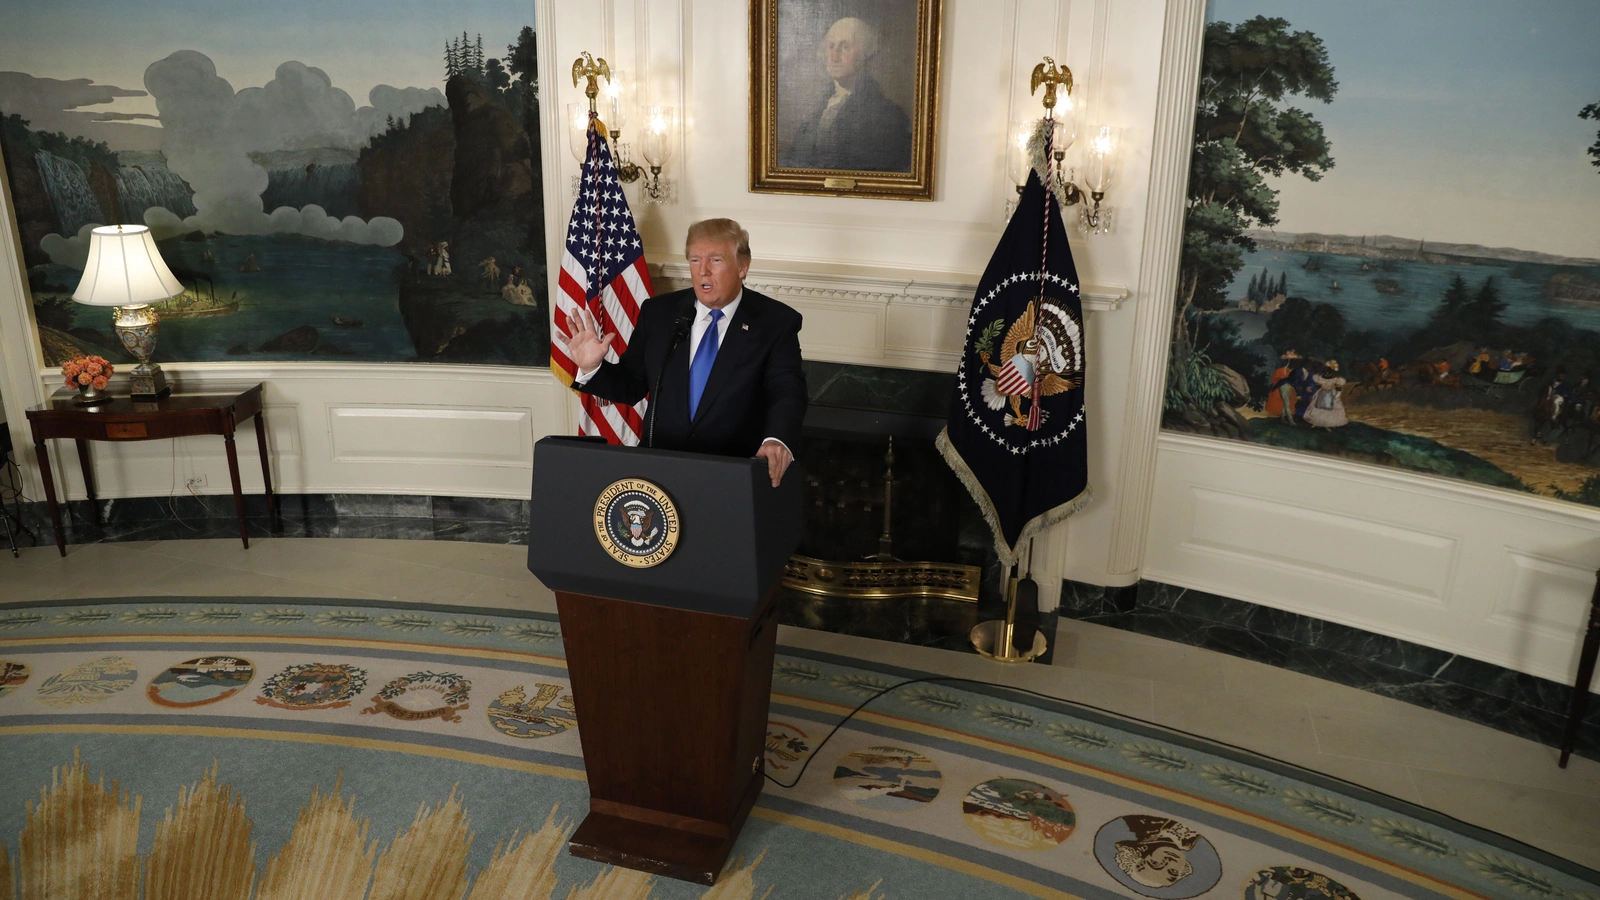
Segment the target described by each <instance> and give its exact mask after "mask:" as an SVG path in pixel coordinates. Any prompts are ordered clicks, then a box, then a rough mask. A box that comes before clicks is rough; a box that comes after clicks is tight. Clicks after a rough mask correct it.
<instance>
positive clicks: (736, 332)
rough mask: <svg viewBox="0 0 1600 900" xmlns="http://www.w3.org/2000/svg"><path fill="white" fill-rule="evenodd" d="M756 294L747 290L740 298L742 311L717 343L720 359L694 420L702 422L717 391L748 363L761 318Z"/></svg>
mask: <svg viewBox="0 0 1600 900" xmlns="http://www.w3.org/2000/svg"><path fill="white" fill-rule="evenodd" d="M752 299H753V293H752V292H751V291H745V292H744V299H743V300H740V301H739V311H738V312H736V313H734V315H733V320H732V321H730V322H729V323H728V335H727V337H725V338H723V340H722V343H721V344H719V345H718V346H717V361H716V362H715V363H714V364H713V365H712V366H711V375H710V376H709V377H707V378H706V390H705V393H703V394H701V395H700V407H699V408H698V409H696V410H695V416H694V420H695V421H696V422H698V421H700V420H701V419H702V418H704V417H705V415H706V410H708V409H710V408H711V405H712V404H713V403H715V402H716V400H717V394H719V393H721V392H722V388H723V387H724V386H725V385H727V383H728V381H729V380H730V379H731V378H732V377H733V376H732V374H731V373H732V372H734V371H736V370H737V369H738V368H739V367H740V366H741V365H743V363H744V358H745V356H747V355H748V354H749V352H750V346H751V345H752V344H754V343H755V332H756V329H757V325H756V323H757V322H758V321H759V320H760V318H761V316H760V310H759V304H758V303H752V302H751V301H752Z"/></svg>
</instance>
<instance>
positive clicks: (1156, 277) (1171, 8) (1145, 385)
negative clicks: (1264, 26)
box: [1107, 0, 1206, 574]
mask: <svg viewBox="0 0 1600 900" xmlns="http://www.w3.org/2000/svg"><path fill="white" fill-rule="evenodd" d="M1166 8H1167V16H1166V22H1165V26H1164V32H1163V34H1162V41H1161V43H1162V51H1161V85H1160V89H1159V93H1158V94H1157V97H1156V109H1155V136H1154V138H1153V139H1152V145H1151V163H1150V193H1149V200H1148V202H1147V206H1146V210H1145V229H1144V246H1143V251H1142V253H1141V255H1140V258H1139V280H1138V284H1139V289H1140V290H1141V291H1142V292H1143V294H1144V300H1143V302H1141V303H1140V304H1139V305H1138V308H1137V309H1136V311H1135V318H1134V325H1133V328H1134V335H1133V352H1132V358H1133V360H1134V366H1133V370H1132V372H1130V373H1129V378H1130V384H1129V385H1128V393H1127V399H1126V409H1127V411H1126V414H1125V416H1124V420H1123V431H1122V454H1121V455H1122V471H1121V473H1120V478H1119V479H1118V482H1117V489H1116V496H1117V498H1118V506H1117V513H1116V517H1115V518H1114V519H1113V521H1112V526H1111V529H1112V535H1111V550H1110V555H1109V560H1108V562H1107V568H1108V569H1109V571H1110V572H1111V573H1113V574H1121V573H1128V574H1131V573H1137V572H1138V571H1139V566H1140V563H1141V562H1142V560H1143V558H1144V545H1145V530H1146V528H1147V525H1148V523H1149V521H1150V506H1151V497H1152V494H1151V489H1152V484H1153V479H1152V477H1151V476H1152V475H1153V473H1154V472H1155V465H1156V435H1157V433H1158V432H1159V430H1160V428H1161V409H1162V405H1163V395H1164V394H1165V390H1166V372H1167V346H1168V344H1169V343H1170V342H1171V339H1172V335H1171V328H1172V308H1173V298H1174V296H1175V295H1176V293H1177V286H1178V259H1179V255H1180V252H1181V248H1182V246H1183V217H1184V210H1185V208H1186V206H1187V204H1186V203H1185V193H1186V192H1187V190H1188V185H1189V158H1190V155H1191V153H1192V151H1193V145H1194V109H1195V98H1196V96H1197V95H1198V91H1199V86H1200V49H1201V44H1202V42H1203V39H1204V36H1205V11H1206V4H1205V0H1167V7H1166Z"/></svg>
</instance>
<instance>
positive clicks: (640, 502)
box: [594, 478, 679, 569]
mask: <svg viewBox="0 0 1600 900" xmlns="http://www.w3.org/2000/svg"><path fill="white" fill-rule="evenodd" d="M678 528H679V521H678V508H677V506H675V505H673V502H672V498H671V497H669V496H667V492H666V491H663V490H662V489H661V488H660V487H659V486H657V485H655V484H652V483H651V482H648V481H645V480H643V479H639V478H624V479H622V480H621V481H615V482H612V483H611V484H610V485H609V486H608V487H607V488H606V489H605V490H603V491H601V492H600V497H599V499H598V500H596V501H595V504H594V533H595V537H597V538H599V539H600V546H601V547H604V548H605V551H606V553H607V554H608V555H610V557H611V558H612V559H614V560H616V561H617V562H619V563H622V564H623V565H625V566H632V567H634V568H636V569H647V568H649V567H651V566H655V565H660V564H661V563H663V562H665V561H666V559H667V557H669V556H671V555H672V551H674V550H676V549H678Z"/></svg>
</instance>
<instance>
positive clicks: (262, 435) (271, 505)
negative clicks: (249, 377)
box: [256, 413, 278, 519]
mask: <svg viewBox="0 0 1600 900" xmlns="http://www.w3.org/2000/svg"><path fill="white" fill-rule="evenodd" d="M256 450H258V451H259V452H260V453H261V484H262V485H263V486H264V488H265V490H266V492H267V515H269V516H271V517H273V518H274V519H276V518H277V517H278V504H277V501H275V500H274V499H273V498H272V472H271V471H270V470H269V469H268V467H267V423H266V421H265V420H264V419H262V418H261V413H256Z"/></svg>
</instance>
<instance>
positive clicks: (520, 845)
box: [468, 803, 572, 900]
mask: <svg viewBox="0 0 1600 900" xmlns="http://www.w3.org/2000/svg"><path fill="white" fill-rule="evenodd" d="M560 809H561V805H560V804H559V803H558V804H556V805H555V806H553V807H551V808H550V814H549V815H548V816H546V817H545V820H544V826H543V827H542V828H540V829H539V830H538V831H535V832H533V833H532V834H527V835H524V836H523V838H522V840H521V841H520V842H519V841H518V840H517V836H516V835H515V834H513V835H512V836H511V840H510V841H509V844H510V845H511V846H512V849H511V850H510V851H509V852H507V853H506V854H505V855H504V856H502V855H501V853H500V851H501V850H502V849H503V848H504V847H505V846H506V844H505V843H502V844H500V845H499V846H497V847H495V848H494V856H493V857H491V858H490V860H489V865H488V866H486V867H485V868H484V870H483V871H482V872H481V873H479V875H478V880H477V881H476V882H474V883H473V885H472V894H471V896H470V897H469V898H468V900H551V898H552V895H554V894H555V890H556V868H555V867H556V859H557V858H558V857H560V855H561V850H562V848H564V847H565V846H566V845H567V838H568V837H570V836H571V835H572V824H571V822H570V821H569V820H567V819H562V820H561V821H560V822H559V823H557V822H556V813H557V811H559V810H560Z"/></svg>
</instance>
